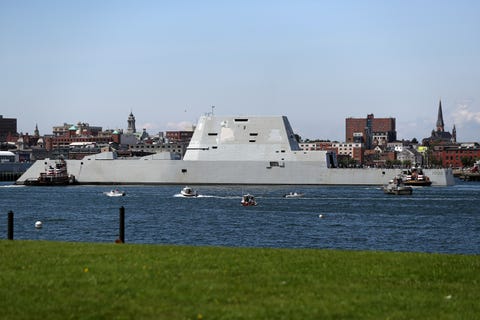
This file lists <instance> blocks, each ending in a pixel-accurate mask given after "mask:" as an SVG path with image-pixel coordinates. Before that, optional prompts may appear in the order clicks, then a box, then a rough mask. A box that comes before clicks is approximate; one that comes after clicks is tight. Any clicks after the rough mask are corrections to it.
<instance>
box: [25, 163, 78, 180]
mask: <svg viewBox="0 0 480 320" xmlns="http://www.w3.org/2000/svg"><path fill="white" fill-rule="evenodd" d="M73 183H75V177H74V176H73V175H69V174H68V172H67V163H66V162H65V160H64V159H59V160H57V161H55V166H52V165H49V166H48V168H46V169H45V172H41V173H40V176H39V177H38V178H37V179H29V180H25V185H29V186H66V185H69V184H73Z"/></svg>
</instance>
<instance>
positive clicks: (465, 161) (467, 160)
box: [460, 156, 475, 167]
mask: <svg viewBox="0 0 480 320" xmlns="http://www.w3.org/2000/svg"><path fill="white" fill-rule="evenodd" d="M460 161H461V162H462V166H464V167H473V165H474V164H475V159H474V158H473V157H466V156H465V157H461V158H460Z"/></svg>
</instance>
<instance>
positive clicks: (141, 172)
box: [17, 159, 455, 186]
mask: <svg viewBox="0 0 480 320" xmlns="http://www.w3.org/2000/svg"><path fill="white" fill-rule="evenodd" d="M49 161H50V160H45V161H44V160H42V161H37V162H36V163H35V164H34V165H33V166H32V167H30V169H29V170H28V171H27V172H26V173H25V174H24V175H22V176H21V177H20V179H18V180H17V184H23V183H24V182H25V181H26V180H28V179H35V178H37V177H38V176H39V175H40V173H41V172H43V171H44V170H45V169H44V168H45V166H46V165H45V162H47V163H48V162H49ZM52 161H53V160H52ZM66 162H67V170H68V174H69V175H73V176H74V177H75V181H76V182H77V183H79V184H181V185H187V184H188V185H192V184H247V185H384V184H387V183H388V181H389V180H390V179H392V178H393V177H394V176H396V175H398V174H400V173H401V169H379V168H362V169H343V168H325V167H320V166H318V165H317V164H316V163H315V162H285V163H283V164H282V166H278V167H270V166H269V162H266V161H184V160H144V159H131V160H123V159H115V160H93V159H92V160H86V159H85V160H67V161H66ZM424 173H425V174H426V175H427V176H429V177H430V179H431V181H432V185H434V186H447V185H453V184H455V182H454V178H453V174H452V171H451V170H450V169H424Z"/></svg>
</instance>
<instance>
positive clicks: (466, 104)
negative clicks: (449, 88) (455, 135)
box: [452, 101, 480, 127]
mask: <svg viewBox="0 0 480 320" xmlns="http://www.w3.org/2000/svg"><path fill="white" fill-rule="evenodd" d="M470 105H471V101H463V102H461V103H459V104H457V106H456V108H455V110H454V111H453V113H452V118H453V120H454V123H455V125H456V126H458V127H463V126H465V125H469V124H480V111H476V110H472V108H471V107H470Z"/></svg>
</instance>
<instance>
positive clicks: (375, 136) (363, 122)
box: [345, 114, 397, 149]
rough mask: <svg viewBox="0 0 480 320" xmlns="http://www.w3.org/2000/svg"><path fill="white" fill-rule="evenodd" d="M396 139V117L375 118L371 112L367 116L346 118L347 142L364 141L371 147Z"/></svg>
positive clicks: (366, 145)
mask: <svg viewBox="0 0 480 320" xmlns="http://www.w3.org/2000/svg"><path fill="white" fill-rule="evenodd" d="M396 139H397V131H396V128H395V118H375V117H374V115H373V114H369V115H367V117H366V118H346V119H345V141H346V142H347V143H363V144H365V148H366V149H371V148H373V147H375V146H377V145H386V144H387V143H388V142H392V141H395V140H396Z"/></svg>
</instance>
